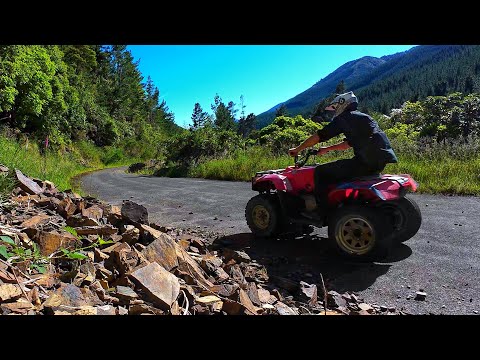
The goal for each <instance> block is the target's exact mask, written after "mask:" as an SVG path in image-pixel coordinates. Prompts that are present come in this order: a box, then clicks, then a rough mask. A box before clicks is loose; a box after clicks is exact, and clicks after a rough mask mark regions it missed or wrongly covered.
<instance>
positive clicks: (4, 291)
mask: <svg viewBox="0 0 480 360" xmlns="http://www.w3.org/2000/svg"><path fill="white" fill-rule="evenodd" d="M21 296H22V290H21V289H20V286H18V285H14V284H2V285H0V303H2V302H6V301H12V300H16V299H18V298H20V297H21Z"/></svg>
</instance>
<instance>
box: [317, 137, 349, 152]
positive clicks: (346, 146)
mask: <svg viewBox="0 0 480 360" xmlns="http://www.w3.org/2000/svg"><path fill="white" fill-rule="evenodd" d="M350 148H351V146H350V144H349V143H348V141H347V140H345V141H343V142H341V143H338V144H335V145H330V146H325V147H321V148H320V149H319V150H318V154H319V155H323V154H326V153H327V152H329V151H335V150H347V149H350Z"/></svg>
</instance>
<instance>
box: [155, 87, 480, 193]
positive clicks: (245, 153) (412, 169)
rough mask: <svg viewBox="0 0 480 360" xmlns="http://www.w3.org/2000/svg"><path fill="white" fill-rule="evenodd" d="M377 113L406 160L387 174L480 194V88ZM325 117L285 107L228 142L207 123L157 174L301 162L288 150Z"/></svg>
mask: <svg viewBox="0 0 480 360" xmlns="http://www.w3.org/2000/svg"><path fill="white" fill-rule="evenodd" d="M279 110H280V109H279ZM371 115H372V116H373V117H374V118H375V119H376V120H377V121H378V123H379V124H380V127H381V128H382V129H383V130H384V131H385V132H386V133H387V135H388V137H389V138H390V139H391V142H392V146H393V147H394V149H395V151H396V153H397V155H398V157H399V163H398V164H389V165H388V166H387V167H386V169H385V171H384V172H385V173H392V174H402V173H408V174H410V175H412V176H413V177H414V179H415V180H417V181H418V183H419V185H420V187H419V191H420V192H424V193H444V194H463V195H466V194H470V195H480V138H479V136H478V135H479V130H480V122H479V119H480V95H478V94H470V95H463V94H461V93H453V94H450V95H448V96H432V97H428V98H427V99H425V100H424V101H418V102H406V103H404V104H403V106H402V107H401V108H399V109H393V110H392V111H391V113H390V114H389V115H383V114H380V113H373V114H371ZM324 124H325V123H320V124H318V123H316V122H313V121H311V120H309V119H304V118H303V117H302V116H300V115H297V116H296V117H289V116H286V115H285V114H282V113H281V112H280V111H279V113H278V114H277V117H276V118H275V120H274V121H273V123H272V124H270V125H268V126H266V127H264V128H263V129H261V130H259V131H258V130H254V131H252V132H251V133H250V134H249V136H247V137H241V138H239V137H238V136H237V135H236V134H234V133H230V137H229V136H228V133H222V137H223V139H224V140H223V141H224V144H225V145H227V146H221V145H220V143H221V142H222V140H221V139H220V137H218V136H217V137H216V136H215V134H217V133H215V132H212V131H211V130H208V129H207V128H205V127H202V128H198V129H192V130H191V131H190V134H189V135H188V136H189V139H190V141H189V142H188V149H190V150H188V149H187V144H184V143H182V141H179V140H173V143H172V145H171V148H172V149H174V151H171V152H170V153H168V155H167V157H166V158H167V162H166V164H167V166H165V168H164V169H168V170H169V173H165V174H162V172H161V171H159V172H157V173H158V174H160V175H169V176H192V177H203V178H207V179H223V180H239V181H249V180H250V179H251V177H252V176H253V175H254V174H255V172H256V171H261V170H267V169H278V168H284V167H286V166H289V165H293V159H292V158H291V157H289V156H288V155H286V154H287V151H288V149H289V148H290V147H293V146H296V145H298V144H299V143H300V142H301V141H303V140H304V139H306V138H307V137H308V136H309V135H311V134H312V133H313V132H314V131H315V130H316V129H318V128H321V127H322V126H323V125H324ZM207 134H208V135H207ZM227 139H228V140H227ZM338 141H340V139H339V138H338V139H332V140H331V141H329V143H335V142H338ZM200 144H201V145H200ZM201 149H208V151H209V153H207V152H205V151H201ZM215 149H217V151H215ZM179 154H182V155H181V156H180V155H179ZM184 154H188V155H189V156H184ZM350 156H352V152H351V150H349V151H347V152H331V153H328V154H327V155H325V156H322V157H316V158H315V159H314V160H313V161H312V163H313V162H316V163H323V162H328V161H332V160H335V159H339V158H344V157H350Z"/></svg>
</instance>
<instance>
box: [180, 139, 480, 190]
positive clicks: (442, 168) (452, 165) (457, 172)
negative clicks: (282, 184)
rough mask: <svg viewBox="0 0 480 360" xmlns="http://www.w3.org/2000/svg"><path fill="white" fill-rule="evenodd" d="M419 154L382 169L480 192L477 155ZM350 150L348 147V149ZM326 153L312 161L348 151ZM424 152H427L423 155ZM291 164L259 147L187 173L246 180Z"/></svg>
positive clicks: (435, 185)
mask: <svg viewBox="0 0 480 360" xmlns="http://www.w3.org/2000/svg"><path fill="white" fill-rule="evenodd" d="M436 150H437V151H435V152H434V153H433V152H432V153H429V154H426V155H425V156H423V155H422V156H419V155H418V154H419V153H418V152H417V151H413V150H412V151H404V154H399V162H398V163H397V164H389V165H387V167H386V168H385V170H384V171H383V173H389V174H410V175H411V176H412V177H413V178H414V179H415V180H416V181H417V182H418V184H419V188H418V192H421V193H430V194H435V193H442V194H457V195H477V196H478V195H480V156H478V155H475V154H474V155H473V156H469V157H466V158H465V159H461V158H458V157H459V156H457V155H455V154H452V153H450V152H449V151H447V150H446V149H443V150H442V149H436ZM349 152H350V151H349ZM349 152H346V153H336V154H335V153H334V152H332V153H329V154H327V155H326V156H322V157H316V158H315V160H314V161H312V162H317V163H324V162H329V161H333V160H336V159H339V158H340V157H339V155H341V158H348V157H350V156H351V153H349ZM427 155H428V156H427ZM289 165H293V159H292V158H291V157H289V156H286V155H285V156H273V155H269V154H268V152H266V151H265V150H264V149H262V148H251V149H249V150H247V151H240V152H237V153H235V154H234V155H232V156H229V157H226V158H223V159H211V160H208V161H205V162H203V163H201V164H199V165H198V166H196V167H194V168H192V169H190V171H189V172H188V175H189V176H192V177H202V178H206V179H219V180H237V181H250V180H251V177H252V176H253V175H254V174H255V172H256V171H262V170H269V169H281V168H285V167H287V166H289Z"/></svg>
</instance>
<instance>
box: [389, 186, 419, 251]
mask: <svg viewBox="0 0 480 360" xmlns="http://www.w3.org/2000/svg"><path fill="white" fill-rule="evenodd" d="M398 210H399V217H400V224H399V229H398V230H397V231H395V232H394V233H393V239H394V241H397V242H405V241H407V240H408V239H410V238H412V237H413V236H414V235H415V234H416V233H417V232H418V230H419V229H420V226H421V225H422V213H421V212H420V208H419V207H418V204H417V203H416V202H415V200H413V199H411V198H408V197H406V196H405V197H403V198H401V199H400V200H399V201H398Z"/></svg>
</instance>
